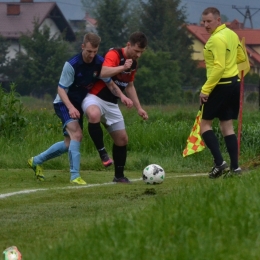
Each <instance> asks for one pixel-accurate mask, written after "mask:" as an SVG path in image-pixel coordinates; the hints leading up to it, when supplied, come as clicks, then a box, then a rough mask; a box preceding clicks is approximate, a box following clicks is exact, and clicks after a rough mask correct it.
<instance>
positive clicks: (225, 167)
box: [209, 161, 230, 179]
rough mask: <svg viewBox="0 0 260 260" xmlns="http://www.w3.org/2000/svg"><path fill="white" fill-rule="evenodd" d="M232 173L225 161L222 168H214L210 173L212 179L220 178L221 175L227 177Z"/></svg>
mask: <svg viewBox="0 0 260 260" xmlns="http://www.w3.org/2000/svg"><path fill="white" fill-rule="evenodd" d="M229 172H230V169H229V166H228V164H227V163H226V162H225V161H223V163H222V164H221V165H220V166H216V165H215V166H214V167H213V168H212V170H211V171H210V173H209V178H210V179H216V178H219V177H220V176H221V175H223V174H224V175H226V174H228V173H229Z"/></svg>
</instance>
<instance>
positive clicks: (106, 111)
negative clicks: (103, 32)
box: [82, 32, 148, 183]
mask: <svg viewBox="0 0 260 260" xmlns="http://www.w3.org/2000/svg"><path fill="white" fill-rule="evenodd" d="M146 46H147V38H146V36H145V34H143V33H142V32H135V33H133V34H132V35H131V36H130V38H129V41H128V42H127V44H126V46H125V47H124V48H119V49H111V50H109V51H108V52H107V54H106V55H105V60H104V63H103V65H102V69H101V73H100V77H101V78H107V77H111V78H112V79H113V81H114V82H115V83H116V85H117V86H118V87H119V88H120V90H121V91H125V93H126V95H127V96H128V98H130V99H131V100H132V102H133V105H134V106H135V108H136V109H137V112H138V114H139V116H141V117H142V118H143V119H144V120H147V119H148V115H147V113H146V111H145V110H144V109H143V108H142V106H141V104H140V102H139V99H138V96H137V93H136V90H135V86H134V78H135V73H136V69H137V60H138V58H139V57H141V55H142V53H143V52H144V50H145V48H146ZM114 90H115V91H110V90H109V89H108V88H107V87H106V85H105V84H103V82H102V81H101V80H99V81H98V82H96V83H95V84H94V86H93V88H92V89H91V91H90V92H89V94H88V95H87V96H86V98H85V99H84V100H83V103H82V109H83V111H84V113H86V115H87V117H88V120H89V125H88V130H89V134H90V136H91V138H92V140H93V142H94V144H95V146H96V148H97V149H98V151H100V150H102V149H103V147H104V143H103V139H102V138H100V136H102V135H103V133H102V129H101V127H100V124H99V123H100V122H102V123H103V124H104V125H105V127H106V129H107V131H108V132H109V134H110V135H111V137H112V139H113V141H114V145H113V159H114V164H115V177H114V179H113V181H114V182H120V183H129V182H130V181H129V180H128V179H127V178H126V177H125V176H124V167H125V162H126V157H127V149H126V146H127V143H128V136H127V133H126V130H125V123H124V118H123V116H122V113H121V111H120V109H119V107H118V104H117V101H118V96H119V94H118V93H117V92H118V89H114ZM126 105H127V106H128V107H131V104H126Z"/></svg>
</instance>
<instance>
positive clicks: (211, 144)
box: [202, 130, 223, 166]
mask: <svg viewBox="0 0 260 260" xmlns="http://www.w3.org/2000/svg"><path fill="white" fill-rule="evenodd" d="M202 138H203V140H204V142H205V144H206V146H207V147H208V148H209V150H210V152H211V154H212V156H213V158H214V162H215V164H216V165H217V166H219V165H221V164H222V163H223V157H222V155H221V153H220V149H219V143H218V139H217V137H216V135H215V134H214V132H213V130H208V131H206V132H204V133H203V134H202Z"/></svg>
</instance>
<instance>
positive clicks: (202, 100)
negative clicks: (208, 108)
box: [200, 93, 209, 105]
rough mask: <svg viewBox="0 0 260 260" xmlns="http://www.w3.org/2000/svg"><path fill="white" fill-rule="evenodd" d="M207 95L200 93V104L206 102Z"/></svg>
mask: <svg viewBox="0 0 260 260" xmlns="http://www.w3.org/2000/svg"><path fill="white" fill-rule="evenodd" d="M208 98H209V95H206V94H203V93H200V104H201V105H202V104H203V103H206V102H207V101H208Z"/></svg>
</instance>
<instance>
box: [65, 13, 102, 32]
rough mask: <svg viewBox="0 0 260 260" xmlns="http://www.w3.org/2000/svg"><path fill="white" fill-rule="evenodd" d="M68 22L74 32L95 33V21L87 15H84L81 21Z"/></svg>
mask: <svg viewBox="0 0 260 260" xmlns="http://www.w3.org/2000/svg"><path fill="white" fill-rule="evenodd" d="M69 21H70V24H71V27H72V29H73V31H74V32H78V31H80V30H85V31H86V32H93V33H97V20H96V19H94V18H92V17H90V16H89V14H88V13H86V15H85V17H84V18H83V19H81V20H69Z"/></svg>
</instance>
